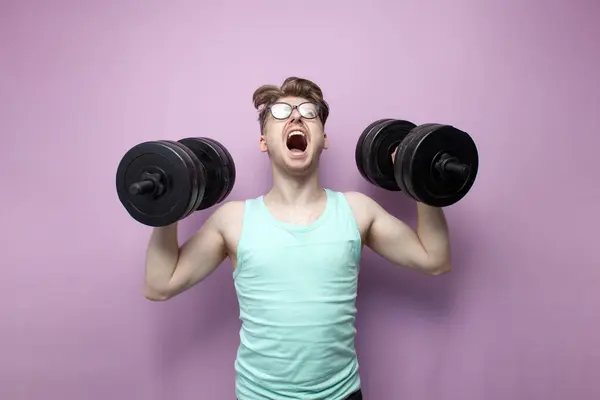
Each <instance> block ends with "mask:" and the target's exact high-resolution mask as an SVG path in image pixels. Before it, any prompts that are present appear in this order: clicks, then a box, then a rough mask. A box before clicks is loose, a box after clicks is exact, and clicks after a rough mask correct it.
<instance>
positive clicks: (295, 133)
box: [288, 131, 304, 137]
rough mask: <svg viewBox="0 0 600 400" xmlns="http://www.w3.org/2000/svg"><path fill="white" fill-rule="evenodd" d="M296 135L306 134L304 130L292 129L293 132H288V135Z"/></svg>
mask: <svg viewBox="0 0 600 400" xmlns="http://www.w3.org/2000/svg"><path fill="white" fill-rule="evenodd" d="M294 135H301V136H304V132H302V131H292V132H290V133H288V137H291V136H294Z"/></svg>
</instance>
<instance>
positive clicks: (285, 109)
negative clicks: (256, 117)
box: [269, 102, 319, 119]
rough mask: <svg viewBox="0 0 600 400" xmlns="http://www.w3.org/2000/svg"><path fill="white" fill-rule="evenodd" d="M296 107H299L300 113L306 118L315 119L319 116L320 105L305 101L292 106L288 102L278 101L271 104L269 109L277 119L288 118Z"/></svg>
mask: <svg viewBox="0 0 600 400" xmlns="http://www.w3.org/2000/svg"><path fill="white" fill-rule="evenodd" d="M294 109H297V110H298V112H299V113H300V115H301V116H302V117H303V118H306V119H314V118H317V117H318V116H319V106H318V105H316V104H315V103H311V102H305V103H301V104H298V105H297V106H292V105H291V104H288V103H282V102H277V103H273V104H271V105H270V106H269V111H271V115H272V116H273V118H275V119H287V118H289V116H290V115H292V112H293V111H294Z"/></svg>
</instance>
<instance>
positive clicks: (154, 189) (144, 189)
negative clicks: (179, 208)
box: [129, 172, 164, 196]
mask: <svg viewBox="0 0 600 400" xmlns="http://www.w3.org/2000/svg"><path fill="white" fill-rule="evenodd" d="M163 189H164V188H163V185H162V184H161V183H160V174H156V173H154V174H153V173H149V172H144V173H143V174H142V176H141V180H140V181H138V182H134V183H132V184H131V186H129V193H131V194H132V195H138V196H143V195H146V194H151V193H154V194H157V195H159V194H161V193H162V192H163Z"/></svg>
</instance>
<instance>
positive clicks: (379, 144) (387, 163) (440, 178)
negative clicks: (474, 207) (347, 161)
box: [355, 119, 479, 207]
mask: <svg viewBox="0 0 600 400" xmlns="http://www.w3.org/2000/svg"><path fill="white" fill-rule="evenodd" d="M396 150H397V151H396ZM394 151H396V155H395V158H394V162H392V154H393V152H394ZM355 159H356V166H357V168H358V170H359V172H360V174H361V175H362V176H363V178H364V179H365V180H367V181H368V182H370V183H372V184H374V185H375V186H378V187H381V188H383V189H386V190H391V191H403V192H405V193H406V194H407V195H408V196H410V197H412V198H413V199H415V200H416V201H419V202H422V203H424V204H428V205H430V206H433V207H446V206H449V205H452V204H454V203H456V202H458V201H459V200H461V199H462V198H463V197H464V196H465V195H466V194H467V193H468V192H469V190H470V189H471V187H472V186H473V184H474V182H475V177H476V176H477V170H478V166H479V155H478V152H477V147H476V145H475V142H474V141H473V139H472V138H471V136H470V135H469V134H467V133H466V132H464V131H461V130H459V129H457V128H455V127H453V126H451V125H443V124H423V125H419V126H417V125H415V124H414V123H412V122H409V121H405V120H397V119H380V120H377V121H375V122H373V123H372V124H370V125H369V126H367V127H366V128H365V129H364V130H363V132H362V134H361V135H360V137H359V139H358V142H357V144H356V152H355Z"/></svg>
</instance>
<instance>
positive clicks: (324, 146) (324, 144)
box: [323, 133, 329, 149]
mask: <svg viewBox="0 0 600 400" xmlns="http://www.w3.org/2000/svg"><path fill="white" fill-rule="evenodd" d="M328 147H329V139H327V134H326V133H324V134H323V149H327V148H328Z"/></svg>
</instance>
